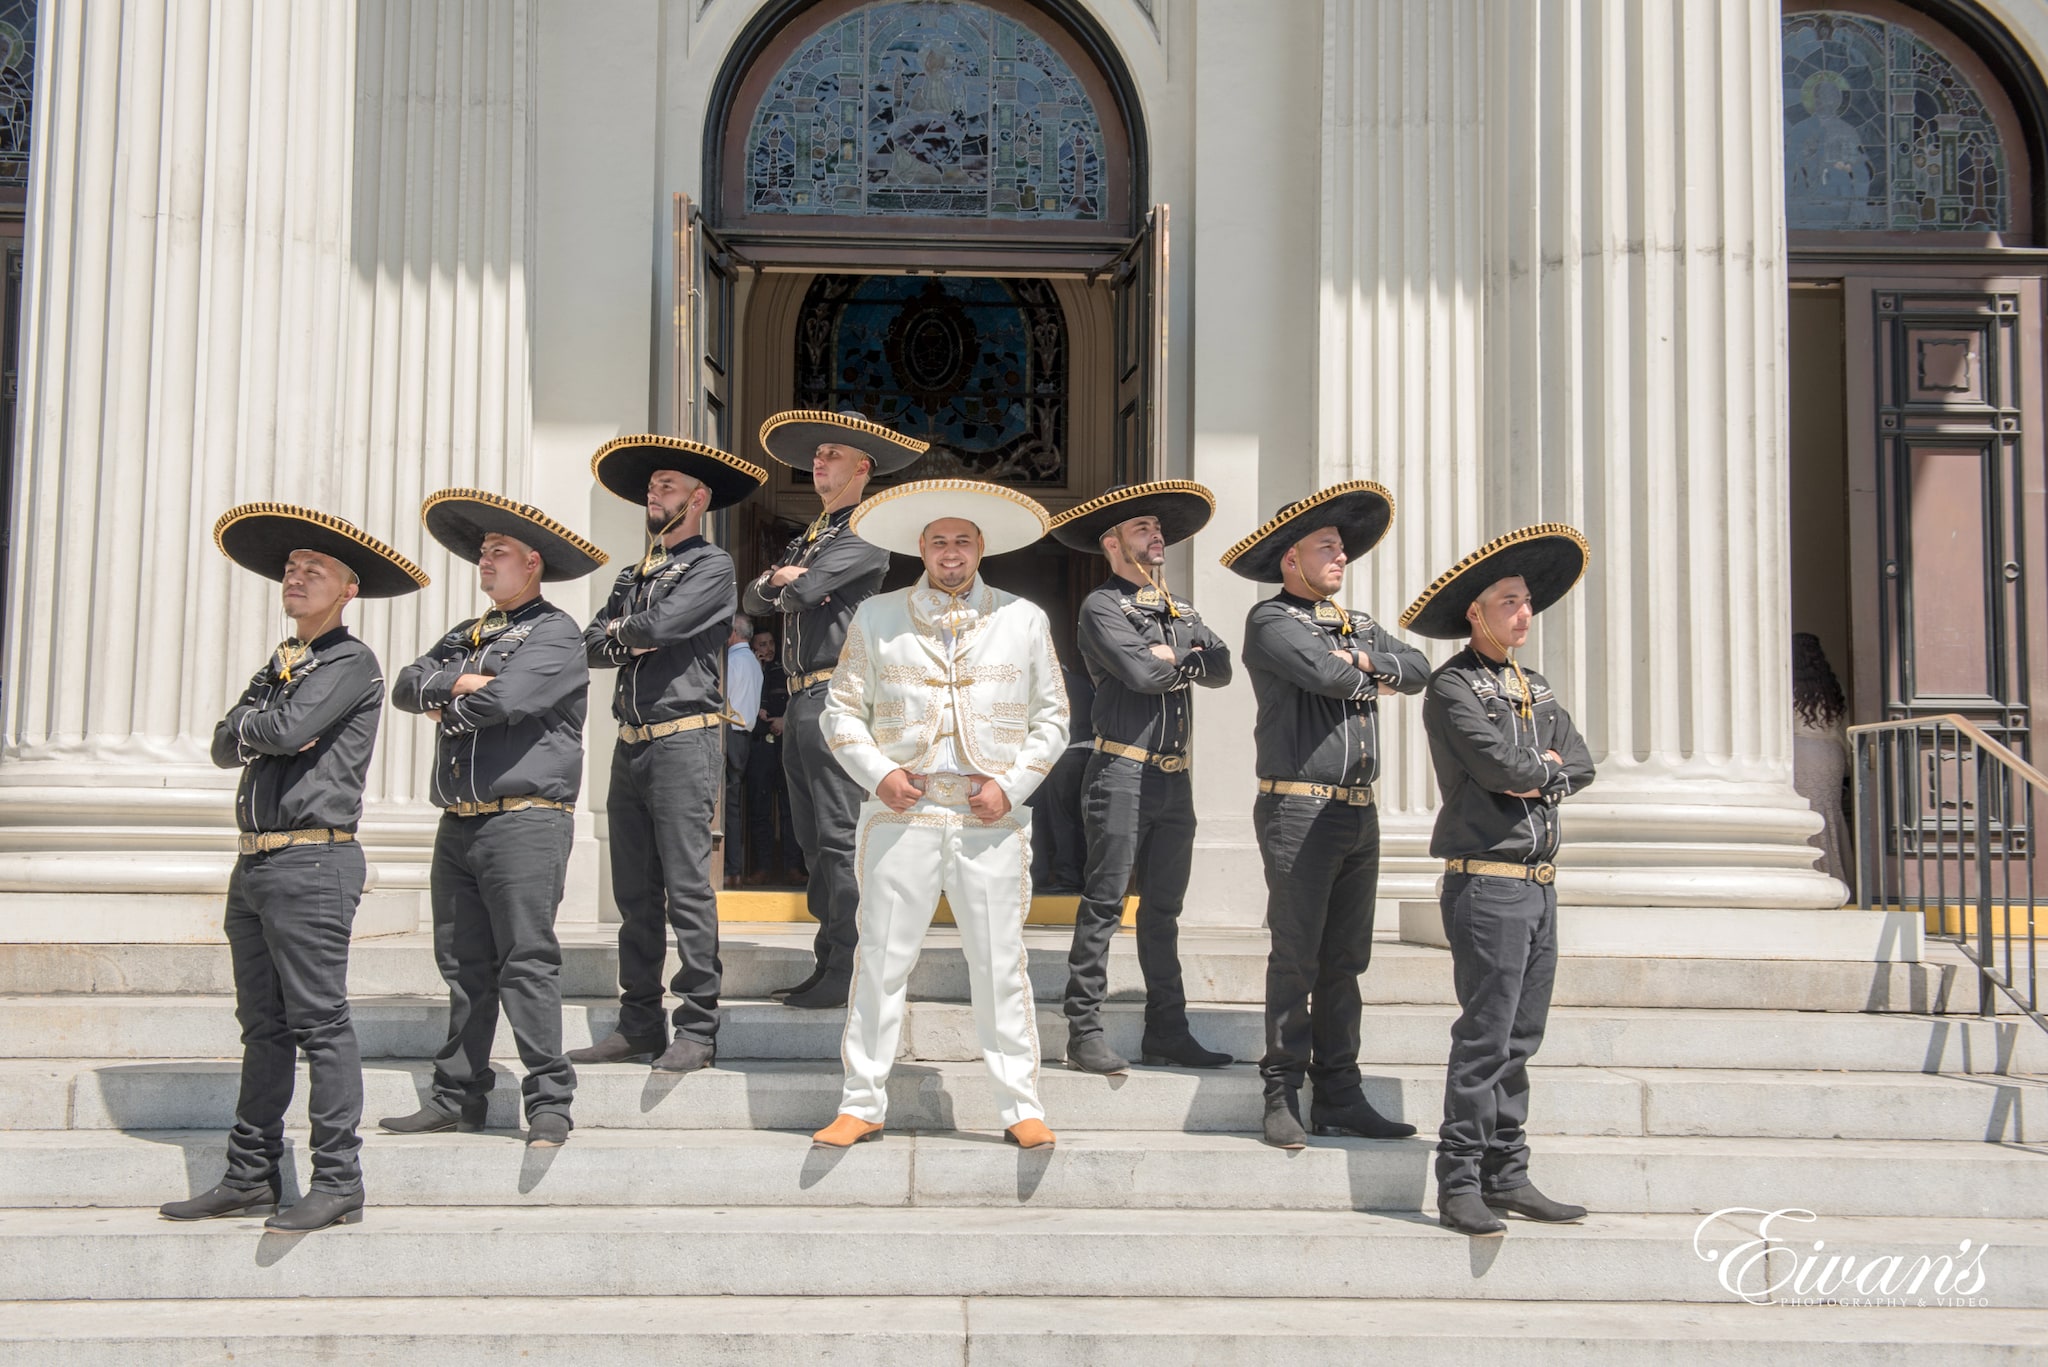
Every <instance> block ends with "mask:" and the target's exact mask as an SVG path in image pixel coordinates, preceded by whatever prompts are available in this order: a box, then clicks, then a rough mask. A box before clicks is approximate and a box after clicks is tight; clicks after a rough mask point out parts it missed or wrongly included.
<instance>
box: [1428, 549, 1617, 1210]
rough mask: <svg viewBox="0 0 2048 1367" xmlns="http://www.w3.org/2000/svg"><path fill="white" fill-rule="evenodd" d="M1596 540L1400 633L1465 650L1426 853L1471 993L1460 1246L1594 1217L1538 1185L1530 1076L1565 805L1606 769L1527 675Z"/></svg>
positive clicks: (1451, 602) (1501, 568)
mask: <svg viewBox="0 0 2048 1367" xmlns="http://www.w3.org/2000/svg"><path fill="white" fill-rule="evenodd" d="M1586 559H1587V546H1586V538H1585V537H1583V536H1581V535H1580V534H1579V533H1578V532H1577V531H1576V530H1574V529H1573V528H1571V527H1567V526H1565V525H1563V524H1562V523H1557V522H1546V523H1543V524H1541V525H1538V526H1534V527H1524V528H1522V529H1521V530H1520V531H1515V532H1510V533H1508V534H1507V535H1506V536H1503V537H1500V538H1498V539H1496V540H1494V541H1489V542H1488V543H1487V544H1486V545H1484V546H1481V547H1480V548H1479V549H1478V550H1476V551H1474V552H1473V553H1472V554H1471V555H1468V556H1466V557H1465V558H1464V559H1463V560H1461V561H1459V562H1458V563H1457V564H1456V565H1454V566H1452V567H1451V568H1450V569H1449V570H1448V571H1446V572H1445V573H1444V574H1443V575H1442V576H1441V577H1439V578H1438V579H1437V581H1436V582H1435V583H1434V584H1431V585H1430V586H1429V588H1428V589H1426V590H1424V591H1423V594H1422V596H1421V597H1419V598H1417V599H1416V600H1415V601H1414V602H1413V603H1412V604H1410V605H1409V607H1408V610H1407V611H1406V612H1404V613H1402V614H1401V625H1402V626H1404V627H1409V628H1411V629H1413V630H1414V631H1415V632H1417V633H1418V634H1420V635H1423V636H1433V637H1435V638H1437V639H1438V640H1446V641H1449V640H1457V639H1459V638H1461V637H1462V638H1464V639H1465V648H1464V649H1463V650H1461V651H1459V652H1458V653H1457V654H1456V655H1453V656H1452V657H1451V658H1450V659H1448V660H1446V661H1444V662H1443V664H1442V665H1441V666H1440V667H1439V668H1438V669H1437V671H1436V673H1435V674H1433V675H1431V676H1430V680H1429V692H1428V694H1427V695H1426V696H1425V697H1424V699H1423V702H1422V725H1423V728H1424V729H1425V730H1426V731H1427V732H1428V733H1429V757H1430V761H1431V763H1432V764H1433V765H1434V766H1435V768H1436V781H1437V786H1438V787H1439V788H1440V789H1442V791H1443V795H1444V801H1443V806H1442V807H1441V808H1440V809H1439V810H1438V812H1437V817H1436V830H1435V832H1434V833H1433V834H1432V835H1431V836H1430V840H1429V852H1430V853H1431V854H1432V855H1435V856H1436V857H1437V858H1439V859H1441V860H1443V861H1444V881H1443V888H1442V891H1441V892H1440V893H1439V895H1438V900H1439V903H1440V905H1441V909H1442V912H1443V918H1444V936H1445V938H1446V939H1447V940H1448V941H1449V942H1450V946H1451V965H1452V968H1453V970H1454V974H1455V981H1456V984H1457V990H1458V1007H1459V1015H1458V1019H1457V1023H1456V1024H1454V1025H1453V1026H1452V1027H1451V1056H1450V1061H1449V1063H1448V1064H1447V1065H1446V1067H1445V1069H1444V1123H1443V1128H1442V1130H1441V1131H1440V1132H1439V1133H1438V1136H1437V1148H1436V1192H1437V1196H1436V1200H1437V1211H1438V1216H1437V1218H1438V1219H1439V1220H1441V1221H1442V1222H1443V1224H1444V1225H1445V1226H1446V1227H1448V1228H1450V1229H1455V1230H1457V1231H1458V1232H1459V1233H1460V1234H1471V1235H1479V1236H1495V1235H1499V1234H1501V1233H1503V1232H1505V1226H1503V1225H1502V1224H1501V1221H1500V1215H1501V1214H1502V1213H1508V1214H1513V1215H1519V1216H1521V1217H1522V1218H1524V1219H1527V1220H1542V1221H1546V1222H1550V1223H1569V1222H1571V1221H1575V1220H1582V1219H1584V1218H1585V1215H1586V1208H1585V1207H1584V1206H1575V1205H1567V1204H1566V1203H1565V1202H1562V1201H1553V1200H1552V1199H1551V1198H1550V1197H1548V1196H1545V1195H1544V1194H1543V1193H1542V1192H1540V1191H1538V1190H1537V1189H1536V1185H1535V1183H1533V1182H1532V1181H1530V1180H1529V1141H1528V1139H1527V1137H1526V1136H1525V1134H1524V1133H1523V1129H1522V1127H1523V1125H1524V1124H1526V1123H1527V1121H1528V1119H1529V1060H1530V1059H1531V1058H1532V1057H1534V1056H1535V1053H1536V1050H1537V1048H1538V1047H1539V1046H1540V1045H1541V1044H1542V1043H1543V1029H1544V1026H1545V1024H1546V1023H1547V1021H1548V1019H1549V1015H1550V988H1551V982H1552V980H1553V978H1554V977H1555V975H1556V972H1557V888H1556V886H1555V882H1556V878H1557V866H1556V865H1555V864H1553V863H1552V862H1551V861H1552V860H1553V859H1555V858H1556V857H1557V849H1558V845H1559V843H1560V842H1561V840H1562V838H1563V833H1562V831H1561V829H1560V827H1559V824H1558V811H1557V804H1558V802H1559V801H1560V800H1562V799H1563V798H1565V797H1567V796H1569V795H1570V794H1572V793H1576V792H1578V791H1579V790H1580V789H1582V788H1584V787H1585V786H1586V785H1587V784H1589V783H1591V782H1592V781H1593V757H1592V755H1591V753H1589V752H1588V751H1587V749H1586V743H1585V741H1583V740H1582V739H1580V737H1579V732H1578V728H1577V727H1575V726H1573V725H1572V719H1571V714H1570V713H1568V712H1566V711H1565V710H1564V704H1563V703H1561V702H1559V701H1558V698H1557V695H1556V694H1555V693H1553V692H1551V689H1550V684H1549V682H1548V681H1547V680H1546V679H1544V677H1543V676H1542V675H1541V674H1537V673H1535V672H1533V671H1530V670H1525V669H1523V668H1522V667H1521V665H1519V664H1517V663H1516V662H1515V651H1516V650H1518V649H1520V648H1521V646H1522V645H1523V644H1524V643H1526V642H1527V641H1528V639H1529V624H1530V622H1531V621H1532V620H1533V619H1534V618H1535V616H1536V614H1537V613H1539V612H1542V611H1543V610H1544V609H1546V608H1548V607H1550V606H1551V605H1552V604H1554V603H1556V602H1557V600H1558V599H1560V598H1562V597H1564V595H1565V594H1566V593H1568V592H1570V591H1571V589H1572V586H1573V585H1575V584H1577V583H1578V582H1579V578H1580V576H1581V575H1583V574H1584V573H1585V572H1586Z"/></svg>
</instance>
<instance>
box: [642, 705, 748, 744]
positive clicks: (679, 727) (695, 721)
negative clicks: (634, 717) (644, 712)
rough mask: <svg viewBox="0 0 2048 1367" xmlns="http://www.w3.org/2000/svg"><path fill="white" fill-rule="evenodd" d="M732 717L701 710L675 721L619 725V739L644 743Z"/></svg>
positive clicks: (714, 723) (696, 729)
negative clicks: (641, 724) (642, 724)
mask: <svg viewBox="0 0 2048 1367" xmlns="http://www.w3.org/2000/svg"><path fill="white" fill-rule="evenodd" d="M730 720H732V718H731V717H730V716H729V715H728V714H727V713H724V712H699V713H698V714H697V715H696V716H694V717H677V718H676V719H675V720H674V721H658V722H655V723H654V724H653V725H651V726H626V725H623V724H622V725H621V726H620V727H619V739H620V740H622V741H624V742H626V744H628V745H644V744H645V743H646V742H648V741H651V740H660V739H661V738H662V737H663V736H673V735H675V734H676V732H678V731H699V730H702V729H703V728H704V727H707V726H716V725H718V723H720V722H722V721H730Z"/></svg>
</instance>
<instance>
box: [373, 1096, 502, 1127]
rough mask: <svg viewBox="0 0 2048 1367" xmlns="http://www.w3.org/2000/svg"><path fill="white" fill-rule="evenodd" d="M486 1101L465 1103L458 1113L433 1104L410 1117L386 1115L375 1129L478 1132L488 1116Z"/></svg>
mask: <svg viewBox="0 0 2048 1367" xmlns="http://www.w3.org/2000/svg"><path fill="white" fill-rule="evenodd" d="M490 1110H491V1103H490V1102H488V1101H465V1102H464V1103H462V1110H461V1112H460V1113H456V1112H452V1111H444V1110H442V1109H441V1108H440V1107H439V1106H437V1105H435V1104H434V1103H433V1102H431V1101H429V1102H428V1103H427V1104H426V1105H424V1106H422V1107H420V1108H419V1109H418V1110H417V1111H414V1112H413V1113H412V1114H411V1115H387V1116H385V1117H384V1118H383V1119H382V1120H380V1121H378V1122H377V1128H378V1129H380V1130H384V1131H386V1132H387V1133H390V1134H439V1133H441V1132H442V1131H443V1130H453V1129H466V1130H480V1129H482V1128H483V1127H484V1120H485V1118H486V1117H487V1116H488V1115H489V1114H490Z"/></svg>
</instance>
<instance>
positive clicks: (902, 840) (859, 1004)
mask: <svg viewBox="0 0 2048 1367" xmlns="http://www.w3.org/2000/svg"><path fill="white" fill-rule="evenodd" d="M860 817H861V819H860V844H859V849H858V860H859V863H858V867H859V869H860V947H859V949H858V950H857V951H856V952H855V954H854V961H853V990H852V992H851V994H850V995H849V998H848V1002H847V1011H846V1034H845V1036H844V1038H843V1039H842V1041H841V1044H840V1051H839V1052H840V1057H841V1058H842V1059H843V1060H844V1061H845V1063H846V1089H845V1092H844V1094H843V1095H842V1097H841V1100H840V1103H839V1109H840V1110H841V1111H842V1112H843V1113H845V1114H847V1115H851V1116H855V1117H857V1118H859V1119H861V1120H866V1121H871V1122H873V1123H876V1124H879V1123H881V1121H882V1119H883V1117H884V1115H885V1113H886V1112H887V1111H888V1107H889V1097H888V1085H889V1068H890V1066H891V1065H892V1064H893V1063H894V1062H895V1061H896V1046H897V1043H898V1041H899V1040H900V1039H901V1038H902V1035H903V1008H904V998H905V996H906V994H907V992H908V991H909V987H910V970H911V969H912V968H913V967H915V966H916V964H917V956H918V952H919V951H920V950H921V949H922V948H923V947H924V937H925V932H926V931H927V930H928V929H930V927H931V923H932V916H933V914H934V913H935V912H936V911H937V910H938V903H939V893H940V892H941V891H943V892H944V893H945V894H946V901H947V904H948V905H950V906H951V907H952V909H953V920H954V921H955V923H956V924H957V925H958V926H959V929H960V947H961V949H962V951H963V952H964V953H965V954H966V956H967V983H968V987H969V989H970V991H971V993H972V995H973V998H974V1028H975V1033H976V1035H977V1036H979V1041H980V1044H981V1057H982V1060H983V1061H984V1062H985V1063H986V1064H987V1065H988V1071H989V1075H990V1077H991V1078H992V1079H993V1080H994V1082H995V1092H996V1100H997V1104H998V1108H999V1110H1000V1112H1001V1116H1002V1122H1003V1126H1004V1127H1005V1128H1008V1127H1009V1126H1011V1125H1014V1124H1016V1123H1017V1122H1018V1121H1020V1120H1043V1119H1044V1118H1045V1108H1044V1107H1043V1106H1040V1105H1039V1104H1038V1018H1037V1011H1036V1007H1035V1005H1034V1003H1033V1001H1032V997H1031V980H1030V979H1029V977H1027V976H1026V974H1025V971H1024V916H1025V912H1026V910H1027V909H1028V908H1029V907H1030V905H1031V823H1030V820H1029V816H1028V813H1025V814H1022V815H1020V813H1019V812H1017V811H1014V810H1013V811H1011V812H1009V813H1008V814H1006V815H1005V816H1004V817H1003V818H1002V819H1001V820H1000V821H997V822H995V823H993V824H991V825H983V824H982V822H981V821H980V820H979V819H978V818H976V817H975V815H974V814H973V813H972V812H970V811H968V810H967V787H966V781H965V780H963V779H959V778H957V777H955V776H953V775H950V774H935V775H930V776H928V778H927V780H926V782H925V796H924V797H923V798H921V799H920V800H919V801H918V803H917V805H916V806H914V807H912V808H911V809H910V810H909V811H907V812H892V811H890V810H889V809H888V808H887V807H886V806H884V805H883V804H882V803H880V802H875V801H869V802H866V803H864V804H862V806H861V813H860Z"/></svg>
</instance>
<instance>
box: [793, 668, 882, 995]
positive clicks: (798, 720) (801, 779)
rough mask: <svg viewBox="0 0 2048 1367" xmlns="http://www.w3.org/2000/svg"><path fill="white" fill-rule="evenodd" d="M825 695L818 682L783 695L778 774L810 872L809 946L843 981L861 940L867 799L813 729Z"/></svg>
mask: <svg viewBox="0 0 2048 1367" xmlns="http://www.w3.org/2000/svg"><path fill="white" fill-rule="evenodd" d="M825 690H826V685H825V684H822V683H819V684H814V685H812V686H811V687H809V688H806V689H805V690H804V691H803V692H801V693H792V694H790V697H789V710H788V711H787V712H785V713H784V714H783V718H782V773H783V778H784V782H785V784H786V785H787V787H788V789H789V812H790V817H791V819H792V820H793V822H794V823H795V825H796V843H797V844H798V846H800V847H801V848H802V850H803V852H804V862H805V864H806V865H807V866H808V867H809V868H810V871H811V881H810V885H809V887H808V888H807V889H806V890H805V902H806V904H807V905H808V907H809V909H810V913H811V915H812V916H813V917H814V918H815V919H816V920H817V922H818V935H817V939H816V941H815V942H814V944H813V949H814V952H815V953H816V954H817V956H818V964H819V966H820V967H822V968H824V969H826V970H828V971H830V972H835V973H848V974H850V973H852V972H853V949H854V946H855V945H856V944H858V943H859V941H860V876H859V872H858V871H857V870H856V868H855V867H854V860H853V845H854V835H855V832H856V831H857V829H858V828H859V825H860V805H861V803H863V802H865V801H867V796H868V795H867V791H866V790H865V789H863V788H862V787H861V786H860V782H859V780H857V779H855V778H854V777H853V776H852V775H851V774H849V773H847V772H846V770H845V769H843V768H841V767H840V765H839V761H838V760H836V759H834V758H833V757H832V747H831V746H830V745H828V744H827V743H826V741H825V731H824V728H823V727H822V726H820V725H819V724H818V723H819V718H821V717H822V716H823V715H824V712H825Z"/></svg>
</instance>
